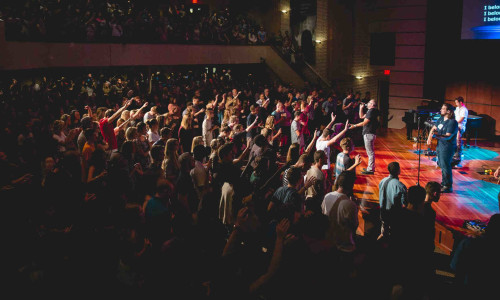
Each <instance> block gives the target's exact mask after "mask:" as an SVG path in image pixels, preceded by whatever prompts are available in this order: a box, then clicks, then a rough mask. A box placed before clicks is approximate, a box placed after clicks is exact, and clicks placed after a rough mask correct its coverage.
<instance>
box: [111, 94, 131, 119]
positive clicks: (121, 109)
mask: <svg viewBox="0 0 500 300" xmlns="http://www.w3.org/2000/svg"><path fill="white" fill-rule="evenodd" d="M131 103H132V99H129V100H127V101H125V104H124V105H123V106H122V107H120V109H119V110H117V111H116V112H115V113H114V114H113V115H112V116H111V117H110V118H109V119H108V123H112V122H114V121H115V120H116V119H117V118H118V117H119V116H121V114H122V112H123V111H124V110H125V109H127V107H129V106H130V104H131Z"/></svg>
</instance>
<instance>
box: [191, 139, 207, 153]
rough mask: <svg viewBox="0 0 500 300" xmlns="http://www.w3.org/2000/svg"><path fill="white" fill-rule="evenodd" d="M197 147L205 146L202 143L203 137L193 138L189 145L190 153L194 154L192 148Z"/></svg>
mask: <svg viewBox="0 0 500 300" xmlns="http://www.w3.org/2000/svg"><path fill="white" fill-rule="evenodd" d="M198 145H203V146H205V144H204V143H203V136H201V135H198V136H195V137H194V138H193V141H192V143H191V151H190V152H191V153H193V152H194V147H196V146H198Z"/></svg>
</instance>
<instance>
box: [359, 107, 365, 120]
mask: <svg viewBox="0 0 500 300" xmlns="http://www.w3.org/2000/svg"><path fill="white" fill-rule="evenodd" d="M363 107H364V105H360V106H359V118H360V119H364V118H365V117H366V114H365V113H363Z"/></svg>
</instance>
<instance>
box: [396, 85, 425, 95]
mask: <svg viewBox="0 0 500 300" xmlns="http://www.w3.org/2000/svg"><path fill="white" fill-rule="evenodd" d="M423 90H424V87H423V85H403V84H391V85H390V88H389V95H390V96H400V97H404V96H406V97H419V98H421V97H422V95H423Z"/></svg>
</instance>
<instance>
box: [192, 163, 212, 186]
mask: <svg viewBox="0 0 500 300" xmlns="http://www.w3.org/2000/svg"><path fill="white" fill-rule="evenodd" d="M190 175H191V177H192V178H193V181H194V184H195V185H196V187H202V186H205V185H207V183H208V174H207V169H206V168H205V166H203V163H202V162H201V161H195V162H194V168H193V169H192V170H191V172H190Z"/></svg>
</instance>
